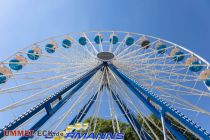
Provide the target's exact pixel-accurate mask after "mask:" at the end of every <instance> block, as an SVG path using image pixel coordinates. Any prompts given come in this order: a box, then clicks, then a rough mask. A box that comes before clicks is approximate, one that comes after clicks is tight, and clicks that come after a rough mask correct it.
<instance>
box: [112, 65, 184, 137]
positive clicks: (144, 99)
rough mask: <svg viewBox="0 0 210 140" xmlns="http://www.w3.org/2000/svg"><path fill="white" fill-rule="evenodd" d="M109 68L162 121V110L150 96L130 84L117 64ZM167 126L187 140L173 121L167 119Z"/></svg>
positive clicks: (176, 135)
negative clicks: (149, 99) (174, 125)
mask: <svg viewBox="0 0 210 140" xmlns="http://www.w3.org/2000/svg"><path fill="white" fill-rule="evenodd" d="M108 66H109V68H110V69H111V70H112V71H113V72H114V73H115V74H116V75H117V76H118V77H119V78H120V79H121V80H122V81H123V83H124V84H125V85H127V87H128V88H129V89H130V90H131V91H132V92H133V93H134V94H135V95H136V96H137V97H138V98H139V99H140V100H141V101H142V102H143V103H144V105H145V106H146V107H147V108H148V109H149V110H150V111H151V112H152V113H153V114H155V116H156V117H157V118H158V119H159V120H160V121H161V114H160V111H158V110H157V109H156V108H155V107H154V106H153V105H152V104H151V103H150V102H149V101H148V98H147V97H148V96H146V97H145V96H144V95H142V94H141V93H140V91H139V90H138V89H136V88H135V87H134V86H132V85H131V84H130V82H129V81H127V79H126V78H124V77H123V76H122V73H120V72H119V71H118V70H117V68H115V66H113V65H112V64H108ZM165 126H166V128H167V129H168V130H169V131H170V132H171V133H172V134H173V135H174V136H175V137H176V139H178V140H186V138H185V137H184V136H183V135H182V134H181V133H180V132H179V131H177V130H176V128H174V127H173V126H172V125H171V123H169V122H167V121H165Z"/></svg>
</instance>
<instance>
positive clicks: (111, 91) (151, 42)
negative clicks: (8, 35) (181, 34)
mask: <svg viewBox="0 0 210 140" xmlns="http://www.w3.org/2000/svg"><path fill="white" fill-rule="evenodd" d="M105 63H106V65H105ZM100 66H101V67H100ZM99 67H100V68H99ZM97 68H98V69H97ZM95 69H97V70H95ZM94 70H95V71H94ZM117 72H118V73H117ZM84 77H85V78H84ZM209 77H210V72H209V62H207V61H206V60H205V59H203V58H202V57H201V56H199V55H197V54H196V53H194V52H192V51H190V50H188V49H187V48H185V47H183V46H180V45H177V44H175V43H172V42H170V41H167V40H164V39H161V38H158V37H153V36H150V35H145V34H139V33H132V32H124V31H88V32H76V33H70V34H65V35H62V36H55V37H51V38H49V39H46V40H43V41H39V42H35V43H33V44H32V45H29V46H28V47H26V48H23V49H21V50H19V51H17V53H15V54H14V55H12V56H10V57H8V58H7V59H5V60H4V61H2V62H1V63H0V116H1V119H0V127H1V128H3V127H4V128H5V129H6V128H8V127H9V126H11V125H12V124H15V123H16V122H18V121H19V120H21V118H24V116H27V114H30V113H31V112H33V111H34V110H36V109H37V108H39V107H40V106H42V105H43V104H45V103H46V102H49V101H51V100H52V98H53V99H54V98H55V97H56V96H57V95H58V94H59V95H60V93H61V92H62V91H63V90H64V89H65V88H66V87H68V86H69V85H71V84H73V86H72V88H71V89H68V90H67V89H66V91H65V92H63V94H62V95H61V96H59V98H56V100H53V102H50V105H49V104H48V106H44V108H43V109H41V110H39V111H37V113H36V114H35V115H33V116H32V117H31V118H33V119H29V120H27V121H26V122H24V123H22V124H21V125H20V126H18V128H24V129H30V127H31V126H34V125H35V126H38V125H37V124H36V123H35V122H36V121H38V120H39V119H40V118H43V117H44V116H45V115H46V114H48V115H49V114H50V113H52V112H53V113H54V114H53V115H52V116H51V117H49V120H48V121H46V122H45V123H43V124H42V125H40V126H41V127H40V129H43V130H44V129H46V130H50V129H51V128H53V129H54V130H55V131H63V130H67V128H68V129H70V128H72V126H71V127H70V126H68V125H69V124H72V121H71V120H73V118H74V116H76V115H78V114H80V115H81V114H88V113H87V112H85V109H83V107H84V106H85V108H90V112H89V114H88V116H86V117H83V116H82V117H81V118H83V121H84V120H85V119H86V120H90V122H89V123H90V124H86V126H87V125H89V127H90V129H91V130H93V129H94V128H93V126H96V127H97V121H94V119H95V118H104V119H110V120H112V123H113V124H112V127H110V128H113V129H115V130H114V131H115V132H116V131H118V130H117V128H118V124H117V123H116V122H117V121H119V123H121V122H125V121H126V119H125V118H126V117H125V116H124V115H125V114H126V112H123V109H122V108H124V110H126V109H128V110H129V109H130V110H131V112H132V115H133V116H138V117H139V119H140V120H141V122H144V125H143V126H145V127H144V128H145V129H146V130H148V131H149V136H148V137H151V138H152V139H163V135H164V134H163V133H164V132H163V131H162V125H163V124H162V125H160V124H161V120H160V116H161V115H160V114H158V113H161V110H162V108H164V107H165V108H168V110H171V111H173V112H174V113H176V114H177V116H176V115H174V114H173V112H170V111H168V110H165V111H166V113H165V114H164V115H165V116H164V117H165V119H166V122H168V121H171V119H172V120H173V123H171V125H172V126H173V127H175V128H177V126H176V125H177V123H178V124H180V128H182V129H183V132H186V134H187V135H193V137H194V138H200V137H201V136H197V133H196V132H194V130H197V129H198V132H200V131H201V127H200V126H199V127H197V125H201V126H202V127H203V128H202V129H203V130H204V129H206V130H207V131H210V128H209V126H208V125H209V124H208V123H206V120H209V119H210V108H209V105H210V80H209ZM83 78H84V79H83ZM73 87H74V88H73ZM140 89H142V90H140ZM74 91H77V92H74ZM143 91H144V92H143ZM137 93H139V94H137ZM145 93H148V94H145ZM149 95H150V96H149ZM67 97H68V101H65V102H63V106H61V107H60V108H59V110H57V111H52V112H50V110H51V109H50V108H54V107H55V108H56V107H57V106H59V105H60V104H62V103H61V102H62V101H63V100H64V99H67ZM152 97H154V98H152ZM89 99H90V100H89ZM154 99H155V100H154ZM91 101H94V103H92V104H91ZM157 102H158V103H160V104H158V103H157ZM123 103H124V104H125V105H124V104H123ZM89 105H92V107H88V106H89ZM118 105H119V106H120V107H119V106H118ZM149 105H150V107H148V106H149ZM162 105H163V106H164V107H163V106H162ZM48 107H49V108H48ZM125 107H127V108H125ZM120 108H121V109H122V110H120ZM151 108H153V109H155V110H156V112H158V113H157V114H155V113H154V112H152V110H151ZM46 110H47V111H48V112H46ZM80 110H82V111H83V112H82V113H81V112H79V111H80ZM167 111H168V112H167ZM150 114H152V115H153V117H151V118H150V117H148V116H150ZM129 115H130V117H131V114H129ZM2 116H3V117H2ZM178 116H181V118H182V119H183V120H179V119H180V118H179V119H177V117H178ZM128 117H129V116H128ZM128 117H127V118H128ZM154 117H156V119H157V120H158V119H159V120H160V121H159V122H158V124H156V121H155V120H153V119H152V118H154ZM134 118H135V117H134ZM11 120H15V121H11ZM32 120H33V121H32ZM76 120H77V119H76ZM185 120H186V121H187V122H189V124H191V125H192V124H193V125H192V126H191V127H193V128H194V127H197V128H195V129H192V130H191V129H190V128H189V127H188V126H185V125H182V124H186V123H183V122H182V121H185ZM52 122H53V123H52ZM70 122H71V123H70ZM79 122H81V121H78V120H77V121H75V122H74V123H73V124H74V125H76V126H77V125H78V127H80V126H81V125H79V124H77V123H79ZM128 122H129V121H128ZM194 122H196V123H194ZM5 125H6V126H5ZM150 125H153V126H154V127H150ZM171 125H170V126H171ZM67 126H68V127H67ZM130 126H131V127H133V128H136V129H134V131H135V130H137V129H138V128H137V127H135V125H134V124H132V123H130ZM89 127H87V128H89ZM119 129H120V128H119ZM154 129H155V130H154ZM166 129H167V132H168V133H167V138H168V139H171V140H173V139H174V138H173V136H172V135H173V134H171V133H172V132H171V131H170V129H169V128H166ZM146 130H145V131H146ZM156 131H158V133H160V134H161V135H160V136H159V135H157V133H154V132H156ZM207 131H202V134H203V135H205V134H204V132H206V133H207ZM199 134H200V133H199ZM183 135H184V134H183ZM137 136H138V137H141V136H140V134H139V133H138V132H137ZM206 136H208V134H206Z"/></svg>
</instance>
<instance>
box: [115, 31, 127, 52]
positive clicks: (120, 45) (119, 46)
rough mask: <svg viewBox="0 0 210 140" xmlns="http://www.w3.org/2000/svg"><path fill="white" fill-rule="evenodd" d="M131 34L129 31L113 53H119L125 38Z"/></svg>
mask: <svg viewBox="0 0 210 140" xmlns="http://www.w3.org/2000/svg"><path fill="white" fill-rule="evenodd" d="M128 36H129V33H127V34H126V35H125V37H124V39H123V40H122V41H121V42H120V43H119V45H118V46H117V47H116V49H115V50H114V52H113V54H117V53H118V51H119V49H120V48H121V47H122V46H124V45H125V40H126V38H127V37H128Z"/></svg>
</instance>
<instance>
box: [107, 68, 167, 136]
mask: <svg viewBox="0 0 210 140" xmlns="http://www.w3.org/2000/svg"><path fill="white" fill-rule="evenodd" d="M111 75H112V77H113V78H114V81H115V82H116V83H117V86H118V89H119V90H120V93H122V94H123V95H124V96H125V97H124V99H127V100H128V101H129V102H130V103H131V104H132V105H133V107H134V108H135V109H136V111H137V113H138V114H139V115H140V117H141V118H142V120H143V122H145V124H146V126H147V127H148V128H149V129H150V131H151V132H152V134H153V135H154V136H155V138H156V139H159V138H158V136H157V135H156V134H155V132H154V131H153V129H152V128H151V127H150V125H149V124H148V122H147V120H149V122H150V123H152V124H153V125H154V126H155V127H156V128H157V129H159V131H160V132H162V130H161V128H159V127H158V126H157V125H156V124H155V123H154V122H153V121H151V120H150V119H149V118H148V119H145V117H144V116H143V114H142V113H141V112H140V111H139V110H141V109H138V107H137V106H136V105H135V104H134V102H133V101H132V100H131V98H130V97H129V96H128V93H129V91H128V89H127V88H125V87H123V86H121V85H123V84H122V83H120V82H119V80H117V78H116V77H115V75H114V74H113V73H112V72H111ZM112 85H115V84H114V83H112ZM126 92H127V93H126ZM141 105H142V104H141ZM144 110H145V107H144ZM148 114H149V113H148ZM162 133H163V132H162ZM169 139H170V138H169Z"/></svg>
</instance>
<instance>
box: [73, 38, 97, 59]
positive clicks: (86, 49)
mask: <svg viewBox="0 0 210 140" xmlns="http://www.w3.org/2000/svg"><path fill="white" fill-rule="evenodd" d="M71 39H72V41H73V43H74V44H76V45H78V46H80V47H81V48H84V51H86V52H87V53H88V54H89V55H90V56H91V57H92V58H96V57H95V55H94V54H93V53H92V52H91V51H90V50H89V49H88V48H87V46H86V45H85V46H82V45H80V44H78V43H77V41H76V40H75V39H74V38H73V37H71Z"/></svg>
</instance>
